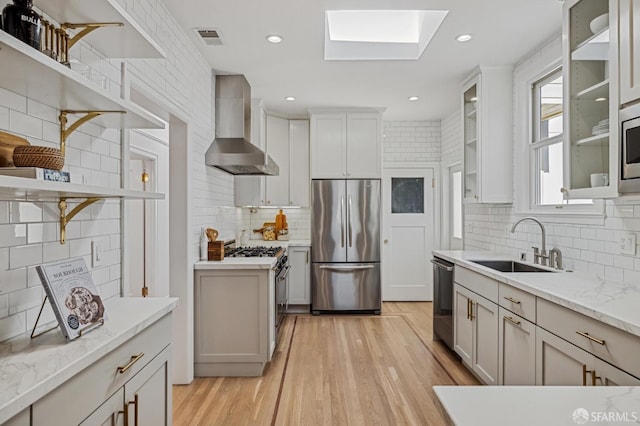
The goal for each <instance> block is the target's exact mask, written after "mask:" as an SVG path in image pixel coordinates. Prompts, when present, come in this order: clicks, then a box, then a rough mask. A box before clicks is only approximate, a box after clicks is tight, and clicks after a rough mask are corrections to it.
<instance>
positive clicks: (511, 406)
mask: <svg viewBox="0 0 640 426" xmlns="http://www.w3.org/2000/svg"><path fill="white" fill-rule="evenodd" d="M433 390H434V391H435V393H436V395H437V396H438V398H439V400H440V403H441V404H442V406H443V407H444V409H445V411H446V413H447V415H448V416H449V420H450V421H451V424H455V425H457V426H501V425H515V424H517V425H520V426H539V425H572V424H586V423H589V424H594V423H595V424H599V425H600V424H602V425H614V424H616V425H617V424H626V423H634V424H637V423H638V422H640V387H627V386H621V387H611V386H607V387H567V386H548V387H540V386H492V387H488V386H434V387H433ZM592 422H593V423H592Z"/></svg>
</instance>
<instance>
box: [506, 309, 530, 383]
mask: <svg viewBox="0 0 640 426" xmlns="http://www.w3.org/2000/svg"><path fill="white" fill-rule="evenodd" d="M499 312H500V320H499V321H500V323H499V336H498V349H499V354H498V365H499V366H500V370H499V371H498V383H499V384H501V385H531V384H532V383H534V382H535V379H536V358H535V354H536V350H535V349H536V326H535V324H532V323H530V322H529V321H527V320H526V319H524V318H522V317H520V316H518V315H516V314H514V313H512V312H509V311H508V310H506V309H504V308H500V310H499Z"/></svg>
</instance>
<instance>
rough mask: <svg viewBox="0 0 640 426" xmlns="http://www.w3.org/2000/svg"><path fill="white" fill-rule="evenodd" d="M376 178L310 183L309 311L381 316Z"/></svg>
mask: <svg viewBox="0 0 640 426" xmlns="http://www.w3.org/2000/svg"><path fill="white" fill-rule="evenodd" d="M380 283H381V278H380V180H379V179H354V180H343V179H338V180H334V179H318V180H316V179H314V180H313V181H312V182H311V312H312V313H313V314H319V313H322V312H325V311H327V312H335V311H343V312H345V311H370V312H373V313H376V314H379V313H380V307H381V297H380V294H381V289H380V285H381V284H380Z"/></svg>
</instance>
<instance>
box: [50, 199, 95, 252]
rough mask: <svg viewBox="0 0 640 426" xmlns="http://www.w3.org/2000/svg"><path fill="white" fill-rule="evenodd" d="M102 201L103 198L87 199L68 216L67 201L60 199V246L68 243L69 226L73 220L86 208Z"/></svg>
mask: <svg viewBox="0 0 640 426" xmlns="http://www.w3.org/2000/svg"><path fill="white" fill-rule="evenodd" d="M101 199H102V198H99V197H92V198H87V199H86V200H84V201H83V202H82V203H80V204H78V205H77V206H75V207H74V208H73V210H71V211H70V212H69V213H68V214H67V199H66V198H60V201H59V202H58V209H60V244H64V243H65V241H66V233H67V232H66V230H67V224H68V223H69V222H70V221H71V219H73V217H74V216H75V215H77V214H78V213H80V212H81V211H82V210H84V209H85V208H86V207H89V206H90V205H91V204H93V203H95V202H96V201H100V200H101Z"/></svg>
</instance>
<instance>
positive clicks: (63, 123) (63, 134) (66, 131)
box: [58, 110, 126, 157]
mask: <svg viewBox="0 0 640 426" xmlns="http://www.w3.org/2000/svg"><path fill="white" fill-rule="evenodd" d="M125 113H126V111H120V110H113V111H81V110H62V111H60V117H58V119H59V120H60V152H61V153H62V156H63V157H64V153H65V149H66V146H67V139H69V136H71V134H72V133H73V132H75V131H76V130H78V127H80V126H82V125H83V124H84V123H86V122H87V121H91V120H93V119H94V118H96V117H99V116H101V115H103V114H125ZM68 114H84V116H82V117H80V118H79V119H78V120H77V121H76V122H75V123H73V124H72V125H71V126H69V127H68V128H67V122H68V120H67V115H68Z"/></svg>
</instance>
